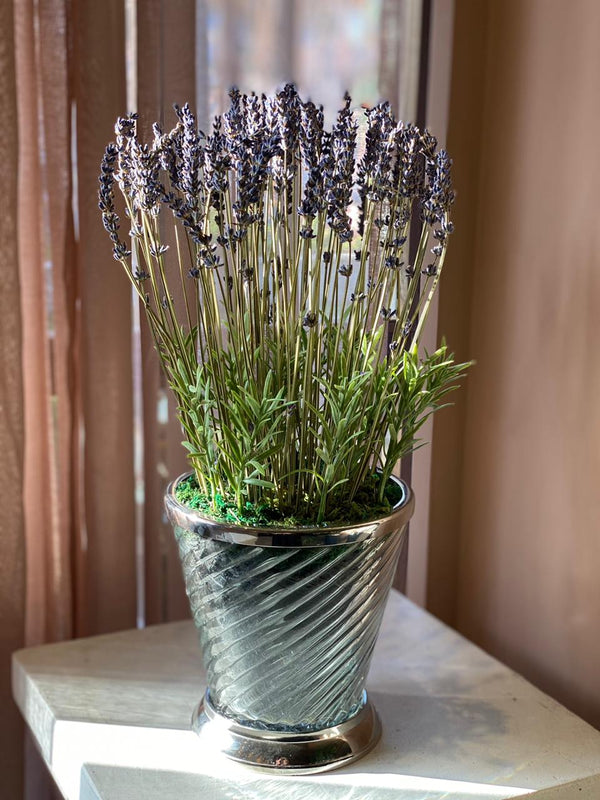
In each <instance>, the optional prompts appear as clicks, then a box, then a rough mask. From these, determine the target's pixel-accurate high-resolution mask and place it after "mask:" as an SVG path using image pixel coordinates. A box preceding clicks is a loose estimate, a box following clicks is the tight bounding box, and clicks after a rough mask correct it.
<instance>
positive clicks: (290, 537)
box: [165, 472, 415, 547]
mask: <svg viewBox="0 0 600 800" xmlns="http://www.w3.org/2000/svg"><path fill="white" fill-rule="evenodd" d="M191 474H192V473H191V472H186V473H183V474H182V475H180V476H179V477H178V478H176V479H175V480H174V481H172V482H171V483H170V484H169V485H168V487H167V490H166V493H165V509H166V512H167V516H168V518H169V520H170V522H171V523H172V524H174V525H179V526H180V527H182V528H184V529H186V530H189V531H191V532H193V533H196V534H197V535H199V536H202V537H203V538H205V539H217V540H218V541H222V542H229V543H230V544H242V545H249V546H255V547H327V546H329V547H331V546H332V545H342V544H353V543H355V542H362V541H365V540H366V539H372V538H380V537H382V536H385V535H387V534H388V533H391V532H392V531H397V530H400V529H402V528H403V527H404V526H405V525H406V524H407V523H408V521H409V520H410V518H411V517H412V514H413V510H414V505H415V499H414V494H413V491H412V489H411V488H410V486H409V485H408V484H407V483H405V482H404V481H403V480H402V479H401V478H397V477H396V476H395V475H392V476H391V477H390V480H392V481H393V482H394V483H396V484H397V485H398V486H399V487H400V488H401V489H402V498H401V499H400V500H399V501H398V502H397V503H396V505H395V506H394V507H393V508H392V510H391V511H390V512H389V514H386V515H385V516H383V517H377V518H375V519H371V520H366V521H363V522H356V523H351V524H341V525H331V526H328V527H323V526H317V525H314V526H310V525H307V526H301V525H298V526H285V525H282V526H281V527H278V526H269V527H267V526H262V527H261V526H254V525H236V524H235V523H230V522H223V521H219V520H215V519H213V518H211V517H209V516H207V515H206V514H202V512H200V511H198V510H196V509H193V508H190V507H189V506H186V505H184V504H183V503H181V502H180V501H179V500H178V499H177V497H176V496H175V489H176V487H177V485H178V484H179V483H181V481H182V480H185V479H186V478H188V477H189V476H190V475H191Z"/></svg>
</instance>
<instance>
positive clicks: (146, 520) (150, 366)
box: [135, 0, 196, 624]
mask: <svg viewBox="0 0 600 800" xmlns="http://www.w3.org/2000/svg"><path fill="white" fill-rule="evenodd" d="M167 20H168V24H166V21H167ZM157 22H159V24H157ZM195 37H196V3H195V0H176V2H169V0H150V1H149V2H148V1H147V0H144V1H143V2H138V3H137V62H136V81H135V83H136V86H137V103H138V109H137V110H138V113H139V115H140V119H139V126H140V131H141V133H142V134H143V135H144V136H145V137H146V139H147V140H151V137H152V123H153V122H159V123H160V124H161V125H162V127H163V128H164V129H165V130H170V128H171V127H172V126H173V125H174V124H175V122H176V121H177V120H176V117H175V114H174V111H173V103H177V104H179V105H180V106H182V105H183V104H184V103H186V102H189V103H190V105H191V106H192V108H193V109H194V111H195V106H196V80H195V74H196V42H195ZM161 224H162V225H164V226H165V227H164V229H163V231H162V236H163V241H165V242H166V243H167V244H168V245H169V246H170V247H171V251H172V252H174V251H175V246H176V245H175V241H174V238H173V236H172V235H171V234H172V232H171V228H170V226H168V225H165V219H164V218H162V219H161ZM178 300H179V298H177V297H176V298H175V303H176V305H177V304H178ZM142 316H143V312H142ZM141 348H142V359H141V366H142V375H141V378H142V396H143V417H144V420H143V443H144V444H143V446H144V460H143V480H144V508H143V538H144V579H145V592H144V604H145V621H146V623H147V624H153V623H158V622H167V621H168V620H173V619H183V618H186V617H188V616H189V613H190V612H189V607H188V603H187V598H186V596H185V590H184V586H183V579H182V576H181V566H180V562H179V556H178V553H177V547H176V544H175V539H174V537H173V532H172V530H171V526H170V525H169V524H168V522H167V520H166V518H165V515H164V510H163V495H164V492H165V489H166V487H167V484H168V483H169V481H170V480H173V478H175V477H177V476H178V475H180V474H181V473H182V472H185V471H187V469H188V465H187V460H186V458H185V452H184V450H183V448H182V447H181V439H182V436H181V427H180V425H179V422H178V420H177V417H176V407H175V403H174V400H173V398H172V397H171V393H170V391H169V390H168V387H167V386H166V382H165V379H164V376H163V375H162V373H161V371H160V367H159V363H158V358H157V355H156V352H155V350H154V345H153V343H152V339H151V337H150V333H149V331H148V329H147V326H146V325H145V324H144V322H143V323H142V326H141Z"/></svg>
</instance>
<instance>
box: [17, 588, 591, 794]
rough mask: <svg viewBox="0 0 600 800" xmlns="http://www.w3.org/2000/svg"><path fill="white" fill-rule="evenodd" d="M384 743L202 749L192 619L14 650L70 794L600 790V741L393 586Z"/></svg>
mask: <svg viewBox="0 0 600 800" xmlns="http://www.w3.org/2000/svg"><path fill="white" fill-rule="evenodd" d="M368 689H369V694H370V697H371V698H372V700H373V701H374V704H375V706H376V708H377V711H378V713H379V715H380V717H381V721H382V725H383V736H382V739H381V741H380V743H379V744H378V745H377V746H376V748H375V749H374V750H373V751H372V752H371V753H369V754H368V755H367V756H365V757H364V758H362V759H360V760H359V761H357V762H355V763H353V764H349V765H348V766H346V767H342V768H341V769H338V770H335V771H333V772H329V773H324V774H319V775H313V776H279V775H276V776H273V777H271V776H270V775H264V774H261V773H256V772H254V771H252V770H251V769H249V768H247V767H244V766H242V765H239V764H236V763H234V762H231V761H228V760H225V759H221V758H216V757H215V756H214V755H210V756H208V755H207V754H206V753H205V752H203V750H202V747H201V745H200V741H199V740H198V738H197V737H196V735H195V734H194V733H192V731H191V730H190V727H189V726H190V716H191V712H192V709H193V708H194V706H195V705H196V704H197V702H198V700H199V699H200V697H201V696H202V694H203V690H204V686H203V674H202V667H201V662H200V656H199V650H198V646H197V635H196V632H195V629H194V627H193V625H192V623H191V622H177V623H169V624H166V625H157V626H153V627H149V628H146V629H144V630H134V631H125V632H122V633H116V634H110V635H106V636H97V637H93V638H89V639H79V640H75V641H71V642H65V643H61V644H54V645H44V646H42V647H36V648H29V649H26V650H21V651H19V652H18V653H15V655H14V659H13V692H14V696H15V699H16V701H17V703H18V704H19V706H20V708H21V711H22V713H23V715H24V717H25V719H26V721H27V723H28V724H29V727H30V728H31V730H32V732H33V734H34V736H35V738H36V740H37V742H38V745H39V747H40V750H41V752H42V755H43V757H44V759H45V760H46V763H47V764H48V766H49V768H50V770H51V772H52V774H53V776H54V779H55V780H56V782H57V784H58V786H59V788H60V789H61V791H62V792H63V794H64V796H65V798H66V800H75V799H76V798H81V800H129V799H130V798H131V800H134V798H135V800H137V799H138V798H140V797H143V798H144V800H155V798H156V800H158V798H160V800H169V798H177V800H188V798H189V800H191V798H194V800H198V798H203V800H204V798H207V799H208V800H222V799H223V800H224V799H225V798H228V799H232V800H233V798H235V799H236V800H246V799H248V800H249V799H250V798H252V800H262V799H263V798H280V797H284V796H285V797H286V799H287V798H290V800H294V799H295V798H301V797H302V798H308V797H309V798H310V800H319V798H321V797H322V798H327V800H338V798H339V800H342V798H343V799H344V800H354V798H356V799H357V800H358V799H359V798H360V800H372V799H373V800H374V799H375V798H382V800H388V798H389V800H392V798H394V800H421V799H423V800H424V799H425V798H427V800H441V799H442V798H444V799H445V800H467V798H468V800H473V798H495V799H496V800H504V799H507V798H513V797H519V796H523V795H529V796H530V797H535V798H536V800H553V799H554V798H556V800H570V798H571V797H573V798H574V797H577V798H578V800H585V799H586V798H590V800H591V798H599V797H600V733H599V732H598V731H596V730H595V729H594V728H592V727H591V726H589V725H587V724H586V723H585V722H583V721H582V720H581V719H579V718H578V717H576V716H575V715H573V714H571V713H570V712H569V711H567V710H566V709H565V708H563V707H562V706H560V705H559V704H558V703H556V702H555V701H554V700H552V699H551V698H549V697H548V696H547V695H545V694H543V693H542V692H540V691H539V690H538V689H536V688H534V687H533V686H532V685H531V684H529V683H528V682H527V681H525V680H524V679H523V678H521V677H520V676H519V675H517V674H516V673H514V672H512V671H511V670H510V669H508V668H507V667H505V666H503V665H502V664H500V663H499V662H498V661H496V660H495V659H493V658H491V657H490V656H489V655H487V654H485V653H484V652H483V651H481V650H480V649H478V648H477V647H475V646H474V645H473V644H471V643H470V642H467V641H466V640H465V639H463V638H462V637H461V636H459V635H458V634H457V633H456V632H454V631H452V630H451V629H449V628H447V627H446V626H445V625H443V624H442V623H440V622H439V621H438V620H436V619H435V618H433V617H432V616H431V615H429V614H427V613H426V612H425V611H423V610H422V609H420V608H418V607H416V606H415V605H413V604H412V603H411V602H410V601H408V600H407V599H406V598H405V597H403V596H402V595H399V594H398V593H396V592H393V593H392V595H391V596H390V600H389V602H388V606H387V609H386V613H385V616H384V620H383V624H382V630H381V634H380V638H379V641H378V644H377V647H376V649H375V654H374V658H373V664H372V667H371V672H370V675H369V681H368Z"/></svg>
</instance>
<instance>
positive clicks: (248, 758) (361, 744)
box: [192, 692, 381, 775]
mask: <svg viewBox="0 0 600 800" xmlns="http://www.w3.org/2000/svg"><path fill="white" fill-rule="evenodd" d="M192 728H193V730H194V731H195V732H196V733H197V734H198V736H199V737H200V739H201V740H202V742H203V744H204V745H205V747H206V748H207V749H210V750H211V751H213V752H218V753H221V754H222V755H224V756H227V758H230V759H232V760H234V761H239V762H241V763H242V764H246V765H248V766H250V767H253V768H255V769H259V770H264V771H268V772H273V771H274V770H276V771H277V772H284V773H286V774H290V775H305V774H308V773H314V772H325V771H326V770H330V769H337V768H338V767H341V766H344V765H345V764H348V763H350V762H351V761H355V760H356V759H357V758H360V757H361V756H363V755H365V754H366V753H368V752H369V750H371V749H372V748H373V747H375V745H376V744H377V742H378V741H379V737H380V736H381V724H380V722H379V717H378V716H377V714H376V712H375V709H374V708H373V706H372V704H371V702H370V701H369V700H368V699H367V698H366V692H365V704H364V705H363V707H362V708H361V709H360V711H359V712H358V713H357V714H356V715H355V716H354V717H352V718H351V719H349V720H347V721H346V722H344V723H342V724H341V725H335V726H333V727H331V728H324V729H321V730H318V731H312V732H310V733H291V732H288V731H272V730H258V729H256V728H250V727H248V726H246V725H240V724H239V723H237V722H234V721H233V720H231V719H229V718H228V717H225V716H224V715H222V714H219V713H218V712H217V711H215V709H214V708H213V706H212V704H211V702H210V698H209V696H208V693H207V694H206V696H205V697H204V699H203V700H202V702H201V703H200V705H199V706H198V707H197V708H196V710H195V711H194V714H193V717H192Z"/></svg>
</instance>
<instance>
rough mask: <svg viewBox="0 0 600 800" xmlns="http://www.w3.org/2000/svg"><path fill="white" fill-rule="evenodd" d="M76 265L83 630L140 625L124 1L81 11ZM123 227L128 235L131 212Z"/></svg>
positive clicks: (77, 21) (77, 27) (77, 28)
mask: <svg viewBox="0 0 600 800" xmlns="http://www.w3.org/2000/svg"><path fill="white" fill-rule="evenodd" d="M73 22H74V36H73V41H74V60H75V64H74V69H73V74H74V85H75V103H76V114H77V124H76V132H77V150H76V153H77V163H76V169H77V182H78V191H77V212H78V219H79V241H78V268H79V273H80V280H81V319H82V325H81V357H80V367H81V382H82V412H83V414H82V416H83V420H82V422H83V431H84V435H85V443H84V464H83V481H84V487H85V492H84V503H85V531H82V533H81V535H82V550H83V552H84V553H85V564H84V569H85V574H84V584H85V586H84V590H83V591H84V592H85V602H84V612H85V616H84V617H83V618H82V619H81V630H80V631H79V633H80V634H91V633H104V632H107V631H112V630H119V629H122V628H131V627H134V626H135V624H136V617H137V613H136V577H135V574H136V569H135V508H134V497H135V492H134V473H133V392H132V381H131V370H132V358H131V297H130V291H129V287H128V284H127V281H126V280H125V278H124V276H123V274H122V270H121V268H120V267H119V265H118V264H116V263H115V262H114V260H113V258H112V256H111V248H110V242H109V241H108V238H107V236H106V234H105V232H104V231H103V230H102V225H101V224H100V223H99V217H98V209H97V203H96V196H97V190H98V173H99V165H100V161H101V158H102V154H103V152H104V148H105V146H106V144H107V142H109V141H111V140H112V139H113V138H114V131H113V126H114V122H115V119H116V118H117V116H119V115H123V114H125V113H126V111H127V108H126V95H125V7H124V2H123V0H104V2H102V3H88V2H78V3H76V5H75V14H74V20H73ZM121 225H122V227H123V229H124V234H125V236H127V233H128V229H127V219H126V218H125V217H124V215H122V221H121Z"/></svg>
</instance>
